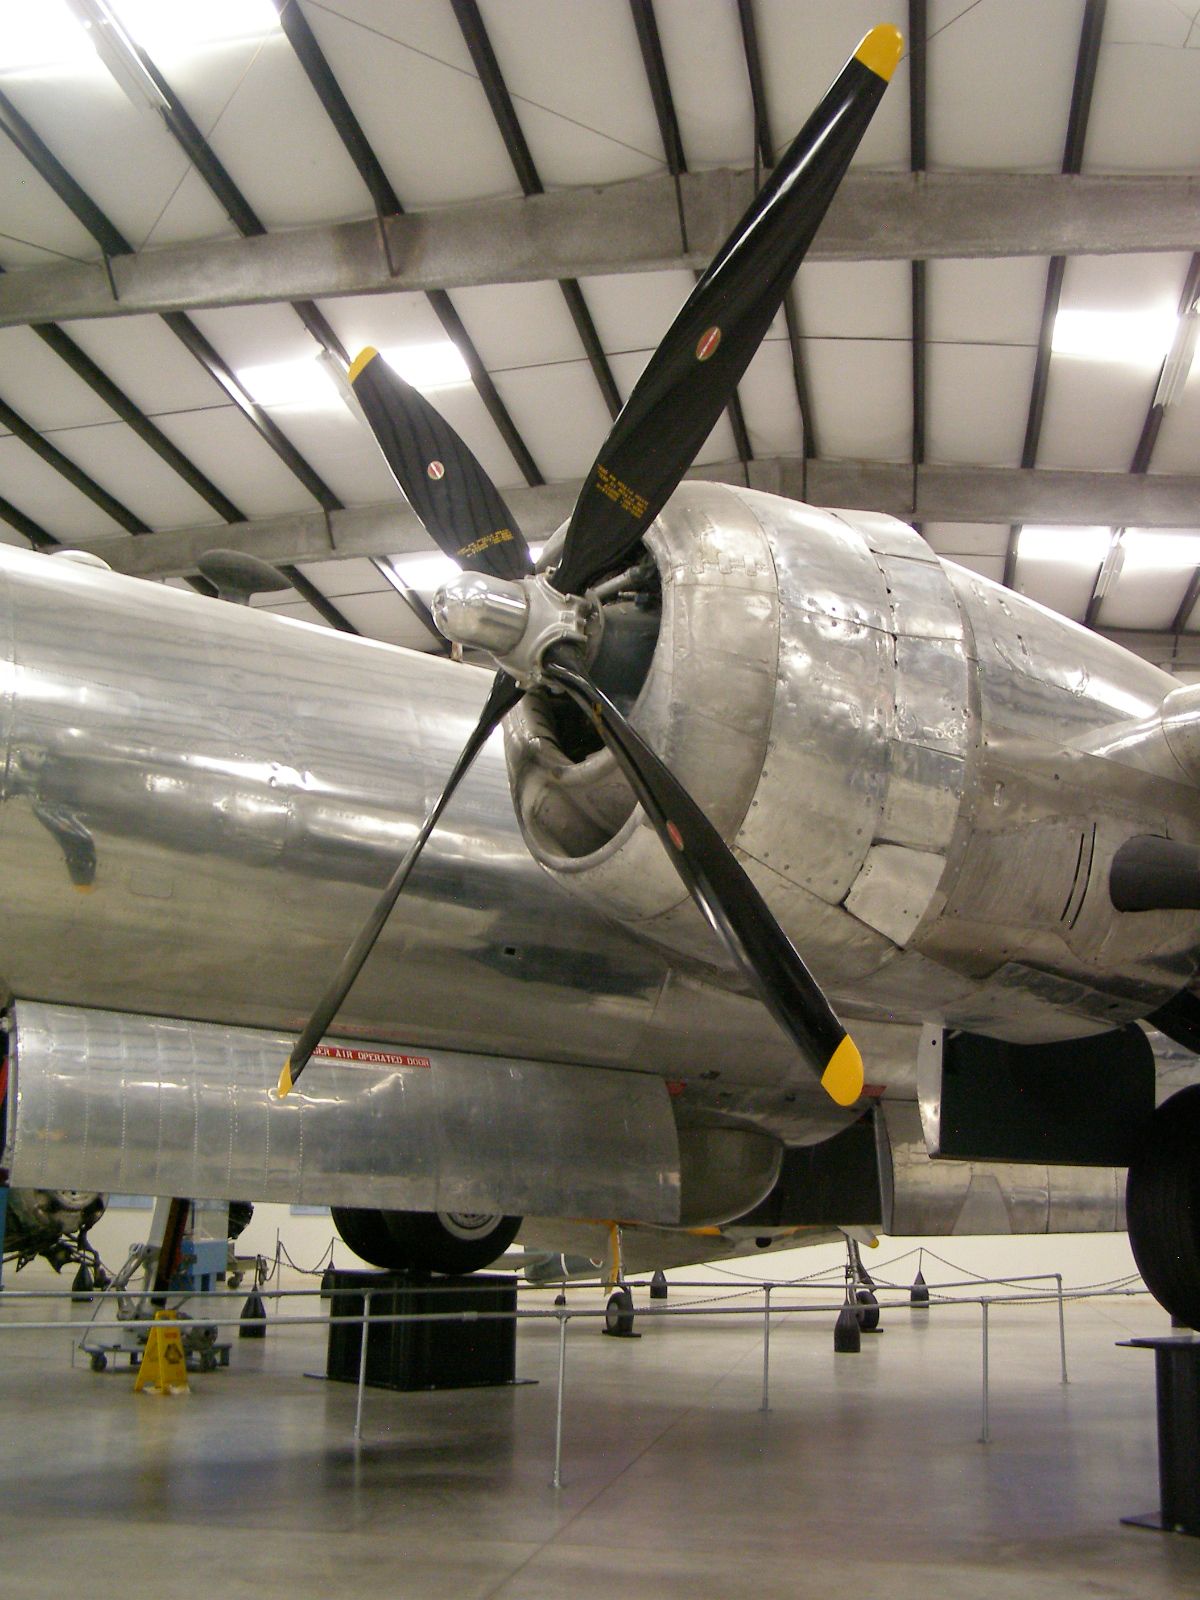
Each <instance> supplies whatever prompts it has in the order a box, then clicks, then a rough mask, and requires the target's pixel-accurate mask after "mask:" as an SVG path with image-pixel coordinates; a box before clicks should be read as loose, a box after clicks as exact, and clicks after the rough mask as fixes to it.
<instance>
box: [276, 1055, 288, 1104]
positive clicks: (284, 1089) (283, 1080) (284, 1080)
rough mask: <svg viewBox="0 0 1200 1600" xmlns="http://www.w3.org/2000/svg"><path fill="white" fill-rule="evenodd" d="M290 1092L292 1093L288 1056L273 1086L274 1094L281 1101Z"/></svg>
mask: <svg viewBox="0 0 1200 1600" xmlns="http://www.w3.org/2000/svg"><path fill="white" fill-rule="evenodd" d="M291 1091H292V1058H291V1056H289V1057H288V1058H287V1060H286V1061H285V1062H284V1063H283V1071H282V1072H281V1073H280V1074H279V1082H278V1083H277V1084H276V1086H275V1092H276V1094H277V1095H278V1096H279V1098H280V1099H281V1100H282V1099H283V1097H284V1095H286V1094H290V1093H291Z"/></svg>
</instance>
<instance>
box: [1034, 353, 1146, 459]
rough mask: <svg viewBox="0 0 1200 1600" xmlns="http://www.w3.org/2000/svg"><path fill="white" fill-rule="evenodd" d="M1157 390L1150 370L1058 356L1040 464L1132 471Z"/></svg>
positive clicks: (1048, 393) (1048, 394)
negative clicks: (1130, 467) (1134, 458)
mask: <svg viewBox="0 0 1200 1600" xmlns="http://www.w3.org/2000/svg"><path fill="white" fill-rule="evenodd" d="M1153 394H1154V379H1153V377H1147V375H1146V374H1145V373H1144V372H1138V371H1136V370H1134V369H1131V368H1129V367H1120V366H1116V365H1110V366H1104V365H1103V364H1102V363H1099V362H1095V361H1080V360H1077V359H1075V358H1073V357H1071V356H1054V357H1052V358H1051V361H1050V381H1049V385H1048V388H1047V391H1046V412H1045V419H1044V421H1043V424H1042V438H1041V444H1040V446H1039V448H1038V455H1037V464H1038V466H1039V467H1076V468H1081V469H1091V470H1093V471H1101V472H1125V471H1127V470H1128V468H1129V463H1130V461H1131V460H1132V458H1133V452H1134V450H1135V449H1136V448H1137V442H1138V438H1139V436H1140V434H1141V431H1142V424H1143V422H1144V421H1145V417H1146V408H1147V406H1148V405H1149V404H1150V401H1151V398H1152V396H1153Z"/></svg>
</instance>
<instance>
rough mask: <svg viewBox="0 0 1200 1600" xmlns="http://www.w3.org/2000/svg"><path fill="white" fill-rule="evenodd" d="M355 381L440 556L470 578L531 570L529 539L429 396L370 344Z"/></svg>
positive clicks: (367, 413)
mask: <svg viewBox="0 0 1200 1600" xmlns="http://www.w3.org/2000/svg"><path fill="white" fill-rule="evenodd" d="M349 377H350V382H351V384H352V385H353V387H354V394H355V397H356V399H357V400H358V402H359V404H360V405H361V406H362V408H363V413H364V415H365V416H366V419H367V421H368V423H369V424H370V426H371V432H372V433H373V434H374V435H375V438H376V440H377V442H378V444H379V448H380V449H381V450H382V451H383V456H384V460H385V461H386V462H387V464H388V466H389V467H390V468H391V469H392V476H393V477H394V478H395V480H396V482H397V483H398V484H399V485H400V487H401V489H402V490H403V491H404V495H405V497H406V499H407V500H408V502H409V504H410V505H411V506H412V508H413V510H414V511H415V512H416V513H417V515H418V517H420V519H421V521H422V522H423V523H424V524H425V527H426V528H427V529H428V530H429V533H430V535H431V536H432V538H433V541H434V543H435V544H436V545H437V547H438V548H439V550H441V551H442V553H443V554H444V555H448V556H449V557H450V558H451V560H453V561H457V562H458V564H459V566H460V567H464V568H465V569H466V570H467V571H468V572H489V573H491V575H492V576H493V577H495V578H523V577H524V576H525V574H526V573H527V572H532V570H533V562H532V561H531V560H530V557H529V546H528V545H527V544H526V542H525V535H524V534H523V533H522V532H521V530H520V528H518V527H517V525H516V523H515V522H514V521H513V518H512V514H511V513H510V511H509V509H508V507H507V506H506V505H505V504H504V501H503V500H502V499H501V498H500V496H499V494H498V493H497V491H496V488H495V486H494V484H493V483H492V480H491V479H490V478H489V477H488V475H487V473H486V472H485V471H484V470H483V468H482V467H481V466H480V465H479V462H478V461H476V459H475V457H474V455H472V453H471V451H470V450H468V448H467V446H466V445H465V444H464V443H463V442H462V440H461V439H460V438H459V436H458V434H457V433H455V431H454V429H453V428H452V427H451V426H450V424H449V423H448V422H447V421H446V420H445V418H444V417H440V416H439V415H438V414H437V412H436V411H435V410H434V409H433V407H432V406H431V405H430V404H429V401H428V400H426V399H425V397H424V395H422V394H420V393H418V391H417V390H416V389H414V388H413V386H412V385H411V384H410V383H405V381H404V379H403V378H402V377H401V376H400V375H399V373H397V372H396V371H394V369H393V368H392V367H390V366H389V365H388V364H387V362H386V361H385V360H384V359H383V358H382V357H381V356H380V354H379V352H378V350H372V349H371V348H370V347H369V346H368V348H367V349H366V350H363V351H362V352H361V353H360V355H359V356H358V357H357V359H356V360H355V362H354V364H353V366H352V367H351V368H350V374H349ZM464 532H465V533H466V535H467V537H466V538H465V539H464V538H463V534H464Z"/></svg>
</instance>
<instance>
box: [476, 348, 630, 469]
mask: <svg viewBox="0 0 1200 1600" xmlns="http://www.w3.org/2000/svg"><path fill="white" fill-rule="evenodd" d="M495 381H496V387H497V389H499V391H500V397H501V399H502V400H503V401H504V404H505V406H506V407H507V408H508V413H509V415H510V416H511V417H512V419H513V422H514V423H515V424H516V428H517V432H518V433H519V434H520V435H521V437H522V439H524V441H525V444H526V446H527V448H528V449H529V451H530V454H531V455H532V456H533V459H534V460H535V461H536V462H537V464H538V467H539V469H540V470H541V472H542V475H543V476H544V477H546V478H548V479H549V480H550V481H551V482H554V481H556V480H558V481H561V480H563V479H566V478H582V477H583V475H584V473H585V472H586V471H587V470H588V468H589V467H590V466H591V464H592V462H593V461H594V460H595V459H596V452H597V451H598V450H599V448H600V446H601V445H602V444H603V443H604V440H605V438H606V437H607V435H608V430H609V429H610V428H611V427H612V418H611V417H610V416H609V414H608V407H607V406H606V405H605V404H604V400H603V398H602V397H601V394H600V388H599V385H598V384H597V383H596V379H595V377H594V376H593V374H592V369H591V367H590V366H588V364H587V362H586V361H584V360H583V359H580V360H578V361H574V362H571V363H569V364H559V365H556V366H549V367H526V368H517V369H516V370H514V371H511V372H500V373H497V374H496V380H495Z"/></svg>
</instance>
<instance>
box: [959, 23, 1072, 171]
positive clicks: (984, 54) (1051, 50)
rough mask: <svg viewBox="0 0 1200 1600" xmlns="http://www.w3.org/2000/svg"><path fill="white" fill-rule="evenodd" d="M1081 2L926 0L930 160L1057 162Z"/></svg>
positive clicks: (1007, 164) (1038, 166) (1021, 167)
mask: <svg viewBox="0 0 1200 1600" xmlns="http://www.w3.org/2000/svg"><path fill="white" fill-rule="evenodd" d="M1082 17H1083V4H1082V0H1052V3H1049V4H1047V0H976V3H975V4H974V5H970V4H964V0H931V3H930V6H929V44H928V57H929V111H928V143H929V166H930V167H931V168H933V169H942V170H958V169H961V168H971V167H975V168H983V167H992V168H1007V169H1010V170H1014V171H1029V172H1055V171H1059V170H1061V168H1062V158H1063V148H1064V145H1065V143H1066V136H1067V114H1068V111H1069V109H1070V104H1071V83H1072V80H1073V78H1074V75H1075V60H1076V56H1077V55H1078V52H1079V29H1080V23H1081V20H1082Z"/></svg>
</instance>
